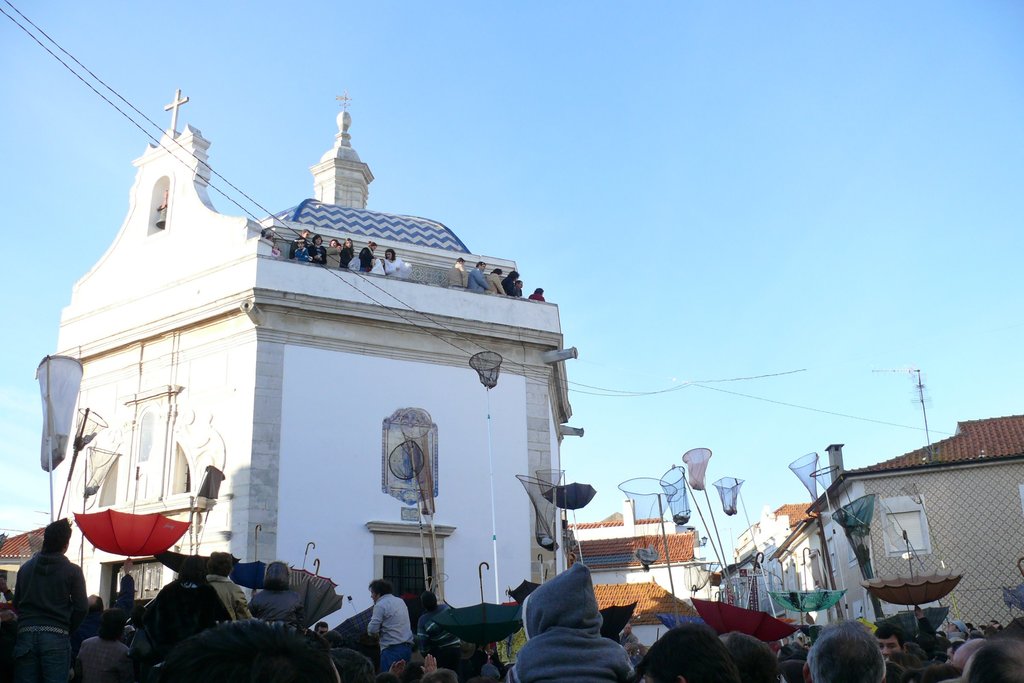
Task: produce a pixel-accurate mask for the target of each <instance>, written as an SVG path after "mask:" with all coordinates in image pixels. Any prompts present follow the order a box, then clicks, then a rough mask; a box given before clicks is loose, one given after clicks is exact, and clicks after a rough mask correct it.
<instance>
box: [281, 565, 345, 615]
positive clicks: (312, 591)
mask: <svg viewBox="0 0 1024 683" xmlns="http://www.w3.org/2000/svg"><path fill="white" fill-rule="evenodd" d="M288 587H289V588H291V589H292V590H293V591H295V592H296V593H298V594H299V599H300V600H301V601H302V608H303V614H305V623H303V624H302V625H303V626H304V627H305V628H309V627H310V626H311V625H312V624H315V623H316V622H318V621H320V620H321V619H323V618H324V617H326V616H327V615H328V614H333V613H334V612H337V611H338V610H339V609H341V606H342V605H343V604H344V603H343V601H342V597H341V596H340V595H338V594H337V593H335V592H334V589H335V588H337V587H338V584H336V583H334V582H333V581H331V580H330V579H328V578H327V577H326V576H318V575H317V574H313V573H311V572H308V571H306V570H305V569H295V568H294V567H292V568H291V569H289V571H288Z"/></svg>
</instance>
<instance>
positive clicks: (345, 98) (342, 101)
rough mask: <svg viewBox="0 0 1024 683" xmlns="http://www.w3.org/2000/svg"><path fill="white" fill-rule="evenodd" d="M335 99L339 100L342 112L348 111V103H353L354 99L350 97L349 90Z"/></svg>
mask: <svg viewBox="0 0 1024 683" xmlns="http://www.w3.org/2000/svg"><path fill="white" fill-rule="evenodd" d="M334 99H336V100H338V103H339V104H340V106H341V110H342V111H348V103H349V102H351V101H352V98H351V97H349V96H348V90H346V91H345V92H344V93H342V94H341V95H338V96H337V97H335V98H334Z"/></svg>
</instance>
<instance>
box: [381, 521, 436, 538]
mask: <svg viewBox="0 0 1024 683" xmlns="http://www.w3.org/2000/svg"><path fill="white" fill-rule="evenodd" d="M366 528H367V529H369V530H370V533H372V534H397V535H400V536H419V535H420V533H422V532H421V527H420V525H419V524H411V523H403V522H381V521H373V522H367V523H366ZM453 533H455V527H453V526H448V525H446V524H435V525H434V534H435V535H436V536H437V537H438V538H448V537H449V536H451V535H452V534H453Z"/></svg>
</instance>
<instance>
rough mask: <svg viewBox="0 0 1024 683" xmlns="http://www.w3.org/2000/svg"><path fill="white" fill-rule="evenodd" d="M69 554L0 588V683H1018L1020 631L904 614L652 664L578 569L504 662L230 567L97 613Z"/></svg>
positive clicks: (283, 568) (44, 557)
mask: <svg viewBox="0 0 1024 683" xmlns="http://www.w3.org/2000/svg"><path fill="white" fill-rule="evenodd" d="M70 539H71V525H70V523H69V522H68V521H67V520H59V521H57V522H54V523H52V524H50V525H49V526H47V527H46V529H45V531H44V534H43V547H42V550H41V551H40V552H39V553H36V554H35V555H34V556H33V557H32V558H31V559H29V560H28V561H27V562H26V563H25V564H24V565H22V567H21V568H20V569H19V571H18V580H17V583H16V584H15V590H14V592H13V594H12V593H11V591H10V590H8V588H7V586H6V584H5V583H3V582H0V683H9V682H11V681H14V682H16V683H66V682H67V681H69V680H72V681H75V682H76V683H77V682H78V681H82V682H84V683H136V682H140V683H152V682H156V683H160V682H167V683H179V682H181V683H236V682H238V683H243V682H244V683H336V682H340V683H413V682H414V681H421V682H422V683H496V682H498V681H507V682H508V683H547V682H555V681H579V682H581V683H589V682H598V681H609V682H618V683H629V682H632V681H637V682H640V681H644V682H646V683H778V682H782V681H784V682H786V683H883V682H884V683H901V682H902V683H911V682H912V683H934V682H937V681H959V682H961V683H1024V619H1020V620H1015V621H1014V622H1012V623H1011V624H1010V626H1008V627H1007V628H1005V629H1004V628H1002V626H1001V624H999V623H997V622H990V623H989V624H986V625H985V626H984V627H982V628H975V627H974V626H973V625H972V624H969V623H964V622H962V621H950V622H949V623H947V624H946V625H945V627H944V628H942V629H940V630H936V629H935V628H933V627H932V626H931V624H930V623H929V622H928V620H927V619H926V618H925V615H924V613H923V612H921V611H920V610H916V613H915V616H916V617H917V627H916V631H917V633H916V634H915V635H913V636H911V635H910V634H905V633H903V632H902V631H900V630H899V629H898V628H896V627H894V626H892V625H890V624H888V623H882V624H881V625H878V626H877V627H873V626H872V625H870V624H866V623H862V622H861V621H848V622H843V623H840V624H838V625H834V626H829V627H826V628H824V629H822V630H821V631H820V632H818V633H814V634H813V635H814V636H815V637H814V639H813V640H812V642H811V643H809V644H808V643H806V642H805V639H799V638H795V639H790V640H791V642H787V643H781V642H775V643H771V644H767V643H763V642H761V641H760V640H757V639H756V638H753V637H751V636H749V635H745V634H742V633H736V632H732V633H726V634H723V635H721V636H719V635H718V634H716V633H715V632H714V631H713V630H711V629H710V628H709V627H707V626H705V625H703V624H685V625H683V626H678V627H676V628H673V629H671V630H669V631H667V632H666V633H665V634H664V635H662V636H661V637H660V638H659V639H658V640H657V641H656V642H655V643H654V644H653V645H652V646H651V647H650V648H646V647H644V646H643V645H641V644H640V643H639V641H638V640H637V638H636V636H635V635H634V634H633V633H632V632H631V628H630V627H629V626H628V625H627V627H626V628H625V629H624V630H623V632H622V633H621V634H620V636H619V639H618V640H612V639H610V638H607V637H605V636H603V635H602V634H601V626H602V619H601V614H600V612H599V611H598V606H597V600H596V598H595V595H594V588H593V583H592V580H591V576H590V571H589V570H588V569H587V568H586V567H585V566H584V565H582V564H579V563H577V564H575V565H573V566H572V567H571V568H569V569H568V570H566V571H565V572H563V573H561V574H559V575H558V576H556V577H555V578H553V579H551V580H549V581H547V582H546V583H544V584H543V585H541V586H540V587H539V588H537V589H536V590H535V591H534V592H533V593H531V594H530V595H529V597H527V598H526V599H525V601H524V603H523V605H522V610H521V613H522V622H523V627H522V631H521V634H522V636H523V640H522V641H521V642H520V645H519V646H518V647H517V648H516V651H515V653H514V661H510V662H503V661H502V660H501V658H500V657H499V656H498V651H497V650H496V649H495V648H494V646H493V644H492V645H485V646H478V645H472V644H469V643H465V642H462V641H460V639H459V638H458V637H457V636H456V635H455V634H453V633H452V632H450V631H449V630H448V629H447V628H445V627H444V626H443V625H442V624H441V623H440V622H438V621H437V619H438V617H439V615H441V614H443V613H444V612H445V611H446V610H447V609H449V608H448V606H447V605H445V604H444V603H443V602H440V601H439V600H438V599H437V596H436V595H434V594H433V593H432V592H429V591H427V592H424V593H423V594H422V595H421V596H420V602H421V604H422V607H423V613H422V615H421V616H420V617H419V619H418V621H417V624H416V630H415V632H414V631H413V629H412V623H411V619H410V614H409V608H408V606H407V604H406V602H405V601H404V600H403V599H401V598H399V597H398V596H396V595H394V591H393V588H392V586H391V584H390V583H389V582H387V581H386V580H383V579H377V580H374V581H372V582H371V583H370V585H369V587H368V588H369V593H370V598H371V599H372V601H373V608H372V612H371V615H370V619H369V623H368V625H367V627H366V633H365V634H362V635H361V636H360V637H353V636H352V635H348V636H345V635H343V634H342V632H340V631H338V630H331V629H330V628H328V625H327V623H326V622H322V621H321V622H318V623H317V624H316V625H315V626H314V627H313V629H311V630H306V629H305V628H304V624H305V623H307V619H306V618H305V615H304V614H303V603H302V600H301V599H300V597H299V595H298V594H297V593H296V592H295V591H293V590H291V589H290V588H289V586H288V575H289V569H288V566H287V565H286V564H284V563H283V562H273V563H271V564H270V565H268V567H267V570H266V576H265V581H264V589H262V590H260V591H259V592H257V593H256V594H255V595H254V596H253V597H252V599H251V600H250V599H247V598H246V595H245V593H244V591H243V590H242V589H241V588H240V587H239V586H237V585H235V584H234V583H233V582H232V581H231V579H230V578H229V574H230V572H231V568H232V566H233V558H232V557H231V555H229V554H227V553H213V554H212V555H211V557H210V558H209V559H208V560H207V559H206V558H201V557H196V556H191V557H186V558H184V560H183V561H182V563H181V565H180V567H179V570H178V573H177V578H176V579H175V580H174V581H172V582H171V583H170V584H168V585H166V586H164V587H163V588H162V589H161V590H160V592H159V593H158V594H157V596H156V597H155V598H154V599H153V600H152V601H150V602H149V603H148V604H146V605H145V606H133V604H134V597H135V595H134V593H135V591H134V582H133V581H132V580H131V576H130V574H129V572H130V570H131V564H130V561H129V562H126V563H125V567H124V569H125V575H124V577H122V579H121V582H120V589H119V593H118V596H117V599H116V600H115V603H114V604H115V606H114V607H112V608H110V609H104V606H103V601H102V600H101V599H100V598H99V597H98V596H88V597H87V596H86V591H85V580H84V577H83V575H82V570H81V568H79V567H78V566H77V565H75V564H74V563H72V562H71V561H69V560H68V559H67V557H66V556H65V553H66V552H67V549H68V544H69V542H70ZM367 638H372V642H373V643H374V650H373V652H372V655H373V659H371V658H370V657H368V656H367V652H366V645H367V640H366V639H367ZM511 640H513V639H510V641H511ZM808 645H809V646H808Z"/></svg>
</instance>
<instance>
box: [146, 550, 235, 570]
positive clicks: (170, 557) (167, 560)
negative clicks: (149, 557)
mask: <svg viewBox="0 0 1024 683" xmlns="http://www.w3.org/2000/svg"><path fill="white" fill-rule="evenodd" d="M186 557H189V556H188V555H186V554H185V553H176V552H174V551H173V550H168V551H167V552H163V553H153V559H155V560H156V561H157V562H159V563H160V564H162V565H163V566H165V567H167V568H168V569H170V570H171V571H172V572H174V573H175V574H177V573H178V572H180V571H181V563H182V562H184V561H185V558H186ZM195 557H198V558H199V559H200V560H202V561H203V564H206V563H207V562H208V561H209V560H210V558H209V557H208V556H207V555H195ZM231 562H232V564H233V565H235V566H236V567H237V566H238V562H239V559H238V558H237V557H235V556H234V555H232V556H231Z"/></svg>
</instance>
